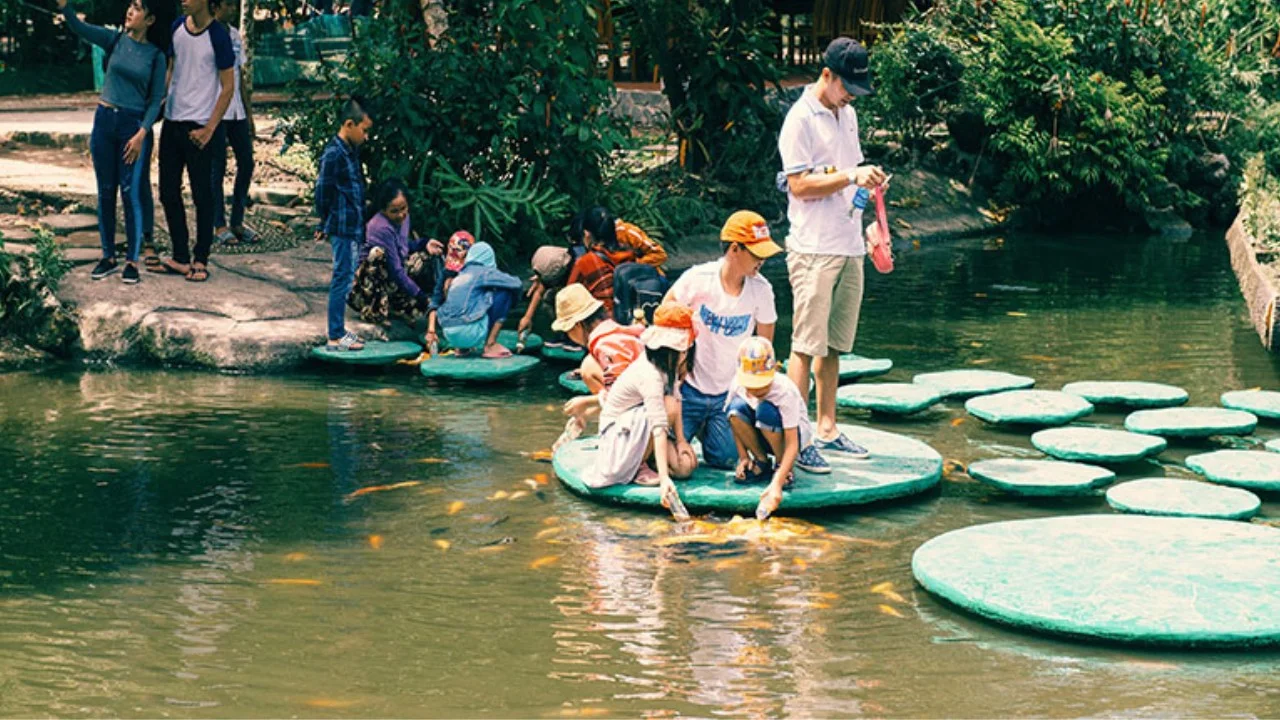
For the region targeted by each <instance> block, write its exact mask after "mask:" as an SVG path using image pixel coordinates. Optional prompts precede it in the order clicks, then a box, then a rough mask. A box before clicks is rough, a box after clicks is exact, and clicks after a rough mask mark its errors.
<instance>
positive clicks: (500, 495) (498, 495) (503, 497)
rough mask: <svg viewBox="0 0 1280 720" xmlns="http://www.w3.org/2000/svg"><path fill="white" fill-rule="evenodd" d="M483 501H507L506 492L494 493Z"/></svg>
mask: <svg viewBox="0 0 1280 720" xmlns="http://www.w3.org/2000/svg"><path fill="white" fill-rule="evenodd" d="M485 499H486V500H506V499H507V491H506V490H499V491H498V492H496V493H494V494H492V495H490V496H489V497H487V498H485Z"/></svg>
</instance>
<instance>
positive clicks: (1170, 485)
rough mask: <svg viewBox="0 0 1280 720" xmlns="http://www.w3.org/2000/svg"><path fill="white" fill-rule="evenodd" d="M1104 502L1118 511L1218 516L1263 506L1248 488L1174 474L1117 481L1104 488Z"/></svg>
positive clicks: (1238, 515) (1239, 516) (1241, 515)
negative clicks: (1211, 483) (1179, 478)
mask: <svg viewBox="0 0 1280 720" xmlns="http://www.w3.org/2000/svg"><path fill="white" fill-rule="evenodd" d="M1107 503H1108V504H1109V505H1111V507H1113V508H1115V509H1117V510H1119V511H1120V512H1126V513H1137V514H1139V515H1173V516H1176V517H1202V518H1216V519H1219V520H1248V519H1249V518H1251V517H1253V516H1254V515H1257V514H1258V508H1259V507H1261V506H1262V501H1260V500H1259V499H1258V496H1257V495H1254V494H1253V493H1251V492H1249V491H1248V490H1241V489H1239V488H1230V487H1222V486H1220V485H1210V484H1209V483H1206V482H1199V481H1197V480H1175V479H1173V478H1144V479H1142V480H1133V481H1131V482H1126V483H1120V484H1119V485H1116V486H1115V487H1113V488H1111V489H1110V490H1108V491H1107Z"/></svg>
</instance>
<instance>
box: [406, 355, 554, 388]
mask: <svg viewBox="0 0 1280 720" xmlns="http://www.w3.org/2000/svg"><path fill="white" fill-rule="evenodd" d="M537 366H538V358H536V357H532V356H529V355H512V356H511V357H505V358H482V357H465V358H460V357H449V356H441V355H437V356H436V357H433V358H431V359H429V360H424V361H423V362H422V364H421V365H419V366H418V371H419V372H421V373H422V376H423V377H428V378H438V379H443V380H466V381H471V382H497V381H499V380H507V379H509V378H512V377H515V376H516V375H520V374H522V373H526V372H529V371H530V370H532V369H534V368H535V367H537Z"/></svg>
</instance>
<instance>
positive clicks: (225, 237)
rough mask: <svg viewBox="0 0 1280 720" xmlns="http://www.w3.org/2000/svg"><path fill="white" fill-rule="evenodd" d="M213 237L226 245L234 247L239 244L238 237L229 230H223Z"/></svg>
mask: <svg viewBox="0 0 1280 720" xmlns="http://www.w3.org/2000/svg"><path fill="white" fill-rule="evenodd" d="M214 239H215V240H217V241H218V242H220V243H222V244H223V245H226V246H227V247H235V246H236V245H239V244H240V238H238V237H236V234H235V233H233V232H231V231H230V230H223V231H222V232H220V233H218V234H217V236H215V238H214Z"/></svg>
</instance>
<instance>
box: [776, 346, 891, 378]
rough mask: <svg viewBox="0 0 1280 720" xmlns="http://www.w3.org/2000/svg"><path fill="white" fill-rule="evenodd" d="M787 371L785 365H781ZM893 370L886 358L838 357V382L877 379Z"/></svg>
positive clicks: (850, 354) (849, 354)
mask: <svg viewBox="0 0 1280 720" xmlns="http://www.w3.org/2000/svg"><path fill="white" fill-rule="evenodd" d="M782 369H783V370H786V369H787V363H786V362H783V363H782ZM892 369H893V361H892V360H890V359H888V358H869V357H863V356H861V355H855V354H853V353H845V354H844V355H841V356H840V382H842V383H845V382H853V381H854V380H860V379H862V378H869V377H878V376H880V375H884V374H886V373H888V372H889V371H890V370H892Z"/></svg>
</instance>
